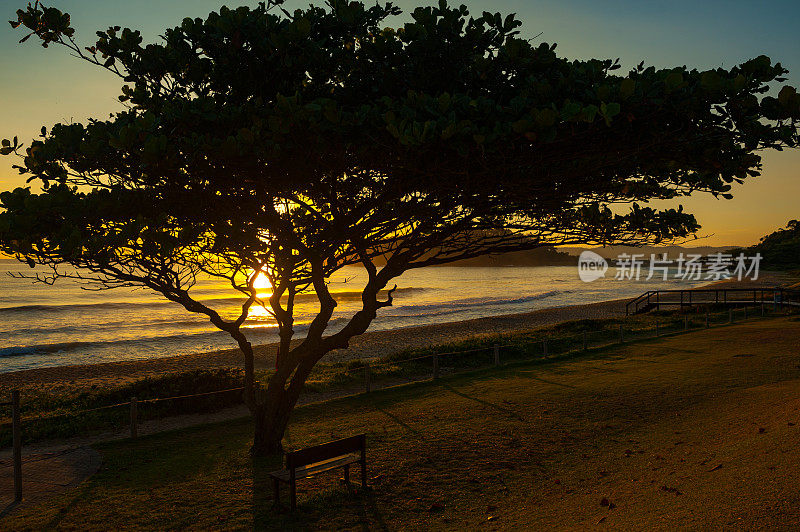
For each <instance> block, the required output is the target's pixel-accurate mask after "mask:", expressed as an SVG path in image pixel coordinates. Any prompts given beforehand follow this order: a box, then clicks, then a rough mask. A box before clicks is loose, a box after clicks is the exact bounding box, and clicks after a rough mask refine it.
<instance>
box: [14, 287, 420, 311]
mask: <svg viewBox="0 0 800 532" xmlns="http://www.w3.org/2000/svg"><path fill="white" fill-rule="evenodd" d="M429 290H435V289H433V288H414V287H408V288H398V289H397V290H395V292H394V296H398V295H412V294H416V293H421V292H425V291H429ZM383 292H384V293H385V292H386V291H383ZM361 294H362V293H361V292H360V291H340V292H336V291H334V292H331V296H333V298H334V299H336V300H339V301H347V300H360V299H361ZM244 299H245V298H244V297H216V298H205V299H198V301H200V302H201V303H203V304H206V305H214V304H225V303H227V304H241V303H242V302H243V301H244ZM316 299H317V296H316V294H313V293H306V294H297V296H295V301H297V302H301V301H310V300H311V301H316ZM134 307H151V308H163V307H172V308H178V307H180V304H179V303H174V302H172V301H167V300H163V299H158V298H157V296H154V299H153V301H130V302H129V301H104V302H100V303H65V304H62V305H41V304H36V305H17V306H12V307H0V314H14V313H22V312H43V313H50V312H65V311H67V312H68V311H77V310H87V311H105V310H120V309H129V308H134Z"/></svg>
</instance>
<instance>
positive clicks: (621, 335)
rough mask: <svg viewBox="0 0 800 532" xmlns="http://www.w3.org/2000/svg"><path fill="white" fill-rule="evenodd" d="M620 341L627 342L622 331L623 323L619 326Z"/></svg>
mask: <svg viewBox="0 0 800 532" xmlns="http://www.w3.org/2000/svg"><path fill="white" fill-rule="evenodd" d="M619 343H621V344H622V343H625V336H623V333H622V325H620V326H619Z"/></svg>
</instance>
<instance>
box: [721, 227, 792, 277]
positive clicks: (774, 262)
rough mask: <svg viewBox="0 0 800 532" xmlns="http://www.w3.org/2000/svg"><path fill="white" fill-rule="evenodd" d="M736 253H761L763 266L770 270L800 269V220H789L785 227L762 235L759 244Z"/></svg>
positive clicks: (738, 250)
mask: <svg viewBox="0 0 800 532" xmlns="http://www.w3.org/2000/svg"><path fill="white" fill-rule="evenodd" d="M735 252H736V253H746V254H748V255H755V254H756V253H759V254H760V255H761V258H762V264H763V267H764V268H766V269H769V270H797V269H800V220H789V222H788V223H787V224H786V227H785V228H784V229H778V230H777V231H774V232H772V233H770V234H768V235H766V236H763V237H761V240H760V241H759V243H758V244H756V245H754V246H750V247H748V248H744V249H737V250H735Z"/></svg>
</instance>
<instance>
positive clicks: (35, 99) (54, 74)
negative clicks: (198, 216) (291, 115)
mask: <svg viewBox="0 0 800 532" xmlns="http://www.w3.org/2000/svg"><path fill="white" fill-rule="evenodd" d="M317 3H319V2H317ZM394 3H395V4H396V5H399V6H400V7H401V8H402V9H403V11H404V12H406V13H407V12H409V11H410V10H411V9H413V7H415V6H417V5H424V4H426V2H424V1H423V0H417V1H408V0H402V1H399V2H397V1H396V2H394ZM464 3H465V4H466V5H467V6H468V7H469V8H470V11H471V12H473V13H475V14H478V13H480V12H482V11H491V12H500V13H503V14H507V13H516V14H517V15H518V18H519V19H520V20H521V21H522V22H523V26H522V35H523V36H524V37H534V36H536V35H538V34H539V33H542V35H541V36H540V37H539V38H538V39H539V40H542V41H544V42H549V43H553V42H555V43H557V44H558V47H557V51H558V52H559V54H560V55H562V56H564V57H567V58H575V59H586V58H590V57H595V58H620V59H621V61H622V65H623V70H622V71H621V72H624V70H625V69H628V68H630V67H632V66H634V65H636V64H638V63H639V62H640V61H644V62H645V64H646V65H655V66H656V67H669V66H681V65H687V66H689V67H693V68H698V69H708V68H714V67H717V66H723V67H730V66H732V65H735V64H738V63H741V62H743V61H746V60H747V59H750V58H753V57H756V56H758V55H761V54H765V55H768V56H769V57H771V58H772V59H773V61H779V62H781V63H782V64H783V65H784V66H785V67H786V68H788V69H789V71H790V73H789V76H788V77H789V81H788V82H787V83H789V84H792V85H794V86H795V87H797V86H800V32H798V28H800V2H798V1H797V0H785V1H784V0H780V1H778V0H774V1H770V0H760V1H759V0H751V1H740V0H692V1H688V0H672V1H670V2H665V1H649V0H604V1H603V2H597V1H596V0H542V1H536V0H528V1H523V0H491V1H489V0H481V1H470V2H464ZM242 4H245V5H255V4H257V2H246V1H244V0H238V1H233V2H228V3H227V4H226V5H228V6H229V7H235V6H238V5H242ZM307 4H308V2H307V1H306V2H297V1H289V2H287V8H288V9H289V10H292V9H294V8H296V7H303V6H306V5H307ZM25 5H26V1H24V0H19V1H17V0H0V20H9V19H14V18H16V16H15V15H14V11H15V10H16V9H18V8H23V7H24V6H25ZM47 5H51V6H54V7H58V8H59V9H61V10H62V11H66V12H68V13H70V15H71V16H72V25H73V27H75V28H76V32H77V38H78V40H79V42H82V43H83V44H85V45H89V44H92V43H93V42H94V40H93V36H94V32H95V31H96V30H101V29H105V28H107V27H108V26H113V25H119V26H122V27H126V26H127V27H130V28H133V29H139V30H140V31H141V32H142V35H143V36H144V39H145V41H146V42H154V41H156V40H157V39H158V35H159V34H160V33H161V32H162V31H163V30H164V29H165V28H167V27H172V26H176V25H178V24H179V23H180V21H181V20H182V19H183V18H184V17H187V16H189V17H198V16H200V17H204V16H206V15H207V14H208V13H209V12H210V11H215V10H217V9H219V7H220V6H221V5H223V3H221V2H220V1H219V0H216V1H212V0H169V1H164V0H160V1H158V2H156V1H153V0H136V1H130V0H102V1H98V0H71V1H68V0H63V1H60V0H51V1H50V2H47ZM406 16H407V15H406V14H404V15H402V16H401V17H399V19H397V20H390V21H389V22H388V24H389V25H391V26H395V27H396V26H399V25H400V24H402V22H403V19H404V18H405V17H406ZM22 36H23V33H22V32H21V31H19V30H17V31H15V30H12V29H11V27H10V26H9V25H8V24H6V23H5V22H3V25H2V26H1V27H0V73H1V74H2V75H0V138H11V137H13V136H15V135H17V136H19V138H20V141H21V142H25V143H27V142H29V140H30V139H31V138H33V137H35V136H36V135H37V134H38V131H39V129H41V126H43V125H47V126H48V127H49V126H50V125H52V124H54V123H57V122H69V121H85V120H86V119H87V118H89V117H94V118H104V117H107V116H108V113H111V112H114V111H117V110H119V109H121V106H120V104H119V103H118V101H117V96H118V95H119V87H120V83H119V81H118V78H116V77H115V76H113V75H111V74H110V73H108V72H105V71H103V70H102V69H99V68H97V67H93V66H91V65H89V64H87V63H84V62H82V61H80V60H78V59H75V58H72V57H70V56H69V54H68V53H67V51H66V50H65V49H63V48H60V47H51V48H49V49H43V48H42V47H41V46H39V45H38V44H36V43H35V41H34V39H31V40H30V41H28V42H27V43H25V44H17V41H18V40H19V39H20V38H21V37H22ZM13 163H14V160H13V158H12V157H3V158H0V190H9V189H13V188H15V187H18V186H25V182H24V179H23V178H21V177H20V176H19V175H18V173H17V172H16V171H15V170H13V169H12V168H11V165H12V164H13ZM733 193H734V199H733V200H717V199H714V198H713V197H708V196H698V197H691V198H684V199H682V200H681V202H680V203H681V204H683V206H684V207H685V208H686V209H687V210H688V211H689V212H692V213H694V214H695V215H696V216H697V218H698V221H699V222H700V224H701V225H702V229H701V230H700V232H699V233H698V236H700V237H701V238H700V239H699V240H698V241H696V242H694V243H693V245H713V246H727V245H731V246H734V245H735V246H739V245H748V244H751V243H755V242H757V241H758V239H759V238H760V237H761V236H763V235H765V234H767V233H769V232H772V231H774V230H776V229H778V228H781V227H783V226H785V224H786V222H787V221H788V220H790V219H798V218H800V206H799V202H798V199H799V198H800V150H792V151H784V152H770V153H766V154H764V170H763V175H762V176H761V177H759V178H756V179H752V180H749V181H747V182H745V184H744V185H741V186H738V187H736V188H734V191H733Z"/></svg>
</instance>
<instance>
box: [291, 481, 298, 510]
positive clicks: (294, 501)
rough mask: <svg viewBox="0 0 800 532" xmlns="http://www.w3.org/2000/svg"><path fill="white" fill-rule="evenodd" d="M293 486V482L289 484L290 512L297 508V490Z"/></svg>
mask: <svg viewBox="0 0 800 532" xmlns="http://www.w3.org/2000/svg"><path fill="white" fill-rule="evenodd" d="M295 484H296V483H295V481H294V480H292V482H291V483H290V484H289V491H290V493H291V496H292V510H294V509H296V508H297V490H296V489H295Z"/></svg>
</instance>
